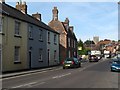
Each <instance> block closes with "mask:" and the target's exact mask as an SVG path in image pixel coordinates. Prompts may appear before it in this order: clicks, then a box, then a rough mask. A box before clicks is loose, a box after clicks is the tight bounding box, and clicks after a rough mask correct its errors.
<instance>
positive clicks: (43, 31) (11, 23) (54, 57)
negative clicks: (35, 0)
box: [0, 2, 59, 72]
mask: <svg viewBox="0 0 120 90" xmlns="http://www.w3.org/2000/svg"><path fill="white" fill-rule="evenodd" d="M0 5H1V6H2V8H1V9H0V20H1V22H0V27H1V29H0V46H1V48H2V49H1V48H0V51H1V52H2V54H1V55H2V58H1V62H2V72H8V71H18V70H23V69H31V68H40V67H47V66H52V65H57V64H59V33H58V32H56V31H54V30H53V29H51V28H50V27H49V26H47V25H46V24H45V23H43V22H42V21H41V14H39V13H36V14H32V16H31V15H28V14H27V5H26V2H17V3H16V7H15V8H14V7H11V6H9V5H7V4H6V3H5V2H2V3H0ZM1 55H0V56H1Z"/></svg>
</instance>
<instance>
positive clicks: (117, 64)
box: [111, 59, 120, 71]
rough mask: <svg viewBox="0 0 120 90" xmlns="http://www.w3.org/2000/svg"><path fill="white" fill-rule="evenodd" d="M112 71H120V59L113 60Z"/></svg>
mask: <svg viewBox="0 0 120 90" xmlns="http://www.w3.org/2000/svg"><path fill="white" fill-rule="evenodd" d="M111 71H120V60H118V59H116V60H114V61H113V62H112V64H111Z"/></svg>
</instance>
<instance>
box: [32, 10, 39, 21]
mask: <svg viewBox="0 0 120 90" xmlns="http://www.w3.org/2000/svg"><path fill="white" fill-rule="evenodd" d="M32 16H33V17H34V18H36V19H37V20H39V21H41V14H39V13H38V12H37V13H36V14H32Z"/></svg>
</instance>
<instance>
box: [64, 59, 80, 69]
mask: <svg viewBox="0 0 120 90" xmlns="http://www.w3.org/2000/svg"><path fill="white" fill-rule="evenodd" d="M69 67H70V68H74V67H81V62H80V61H79V60H78V59H77V58H67V59H66V60H64V62H63V69H66V68H69Z"/></svg>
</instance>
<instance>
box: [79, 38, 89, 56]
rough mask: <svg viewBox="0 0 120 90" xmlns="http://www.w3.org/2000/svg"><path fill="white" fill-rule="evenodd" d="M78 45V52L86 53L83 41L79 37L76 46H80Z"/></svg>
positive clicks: (80, 53)
mask: <svg viewBox="0 0 120 90" xmlns="http://www.w3.org/2000/svg"><path fill="white" fill-rule="evenodd" d="M80 47H81V50H78V54H79V55H86V54H87V51H88V50H86V49H85V47H84V43H83V41H82V40H81V39H79V41H78V48H80Z"/></svg>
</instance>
